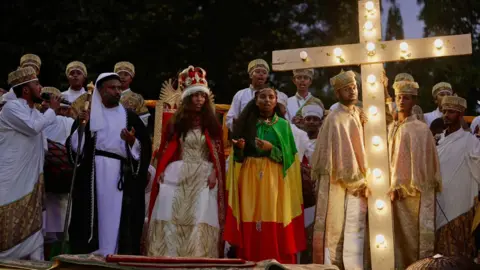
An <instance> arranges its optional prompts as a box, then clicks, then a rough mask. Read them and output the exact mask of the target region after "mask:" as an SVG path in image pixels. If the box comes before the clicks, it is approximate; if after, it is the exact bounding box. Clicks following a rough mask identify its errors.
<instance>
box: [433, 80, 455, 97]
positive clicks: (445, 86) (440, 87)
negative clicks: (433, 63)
mask: <svg viewBox="0 0 480 270" xmlns="http://www.w3.org/2000/svg"><path fill="white" fill-rule="evenodd" d="M443 91H446V92H449V93H450V94H453V89H452V85H451V84H449V83H447V82H439V83H437V84H435V85H434V86H433V88H432V96H433V97H436V96H437V95H438V93H440V92H443Z"/></svg>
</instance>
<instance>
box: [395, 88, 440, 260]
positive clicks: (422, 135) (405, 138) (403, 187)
mask: <svg viewBox="0 0 480 270" xmlns="http://www.w3.org/2000/svg"><path fill="white" fill-rule="evenodd" d="M393 88H394V89H395V103H396V106H397V119H396V120H395V121H394V122H392V123H391V124H390V125H389V127H388V150H389V151H388V152H389V157H390V158H389V160H390V192H389V194H390V198H391V200H392V212H393V221H394V224H393V227H394V240H395V264H396V267H397V269H405V268H406V267H408V266H409V265H410V264H412V263H414V262H415V261H417V260H419V259H422V258H426V257H429V256H432V255H433V251H434V244H435V193H436V192H437V191H438V190H439V188H440V186H441V176H440V163H439V161H438V155H437V150H436V144H435V139H434V138H433V135H432V133H431V131H430V129H429V128H428V127H427V125H426V124H425V123H423V122H422V121H419V120H417V119H416V117H415V115H413V113H412V108H413V107H414V105H415V103H416V99H417V95H418V88H419V87H418V84H417V83H416V82H414V81H412V80H400V81H397V82H395V83H394V84H393Z"/></svg>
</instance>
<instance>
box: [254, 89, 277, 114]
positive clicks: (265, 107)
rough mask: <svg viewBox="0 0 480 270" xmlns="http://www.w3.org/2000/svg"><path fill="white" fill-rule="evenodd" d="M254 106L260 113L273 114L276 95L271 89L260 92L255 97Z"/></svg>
mask: <svg viewBox="0 0 480 270" xmlns="http://www.w3.org/2000/svg"><path fill="white" fill-rule="evenodd" d="M256 104H257V106H258V108H259V109H260V111H261V112H273V110H274V109H275V106H277V95H276V93H275V91H274V90H273V89H266V90H261V91H260V92H259V94H258V96H257V100H256Z"/></svg>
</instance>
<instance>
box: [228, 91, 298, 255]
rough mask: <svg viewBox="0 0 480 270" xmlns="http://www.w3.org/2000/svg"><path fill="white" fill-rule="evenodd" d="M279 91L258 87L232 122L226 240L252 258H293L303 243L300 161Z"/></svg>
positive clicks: (241, 252) (239, 251)
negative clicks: (251, 98)
mask: <svg viewBox="0 0 480 270" xmlns="http://www.w3.org/2000/svg"><path fill="white" fill-rule="evenodd" d="M282 115H283V114H282V113H281V112H280V108H279V106H278V105H277V92H276V91H275V90H273V89H271V88H265V89H262V90H259V91H257V92H256V93H255V98H254V100H252V101H250V103H248V105H247V106H246V107H245V109H244V110H243V111H242V113H241V114H240V116H239V118H238V121H236V124H235V125H234V127H233V143H234V153H233V158H230V164H229V170H228V175H227V192H228V207H227V220H226V225H225V240H226V241H228V243H230V244H231V245H232V246H234V247H235V249H236V253H237V254H236V255H237V257H239V258H243V259H246V260H250V261H261V260H266V259H276V260H277V261H279V262H281V263H289V264H292V263H295V262H296V253H297V252H299V251H302V250H304V249H305V230H304V221H303V219H304V217H303V198H302V183H301V174H300V162H299V159H298V154H297V149H296V146H295V141H294V138H293V134H292V130H291V129H290V124H289V123H288V122H287V121H286V120H285V119H283V118H282Z"/></svg>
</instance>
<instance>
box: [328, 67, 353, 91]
mask: <svg viewBox="0 0 480 270" xmlns="http://www.w3.org/2000/svg"><path fill="white" fill-rule="evenodd" d="M356 83H357V81H356V80H355V72H353V71H351V70H349V71H343V70H342V71H340V73H339V74H337V75H336V76H334V77H332V78H330V84H331V85H332V87H333V90H338V89H341V88H343V87H345V86H347V85H350V84H356Z"/></svg>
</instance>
